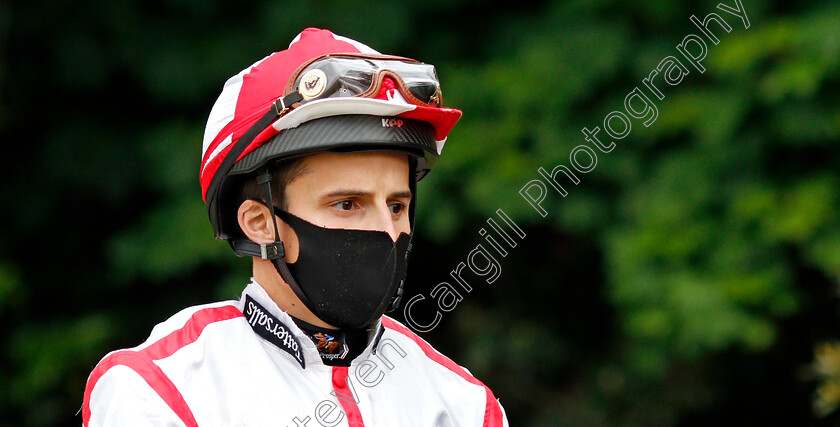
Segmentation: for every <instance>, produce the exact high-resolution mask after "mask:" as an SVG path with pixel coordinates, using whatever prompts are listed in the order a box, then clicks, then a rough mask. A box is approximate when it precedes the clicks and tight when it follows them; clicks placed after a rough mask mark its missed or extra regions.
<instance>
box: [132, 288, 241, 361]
mask: <svg viewBox="0 0 840 427" xmlns="http://www.w3.org/2000/svg"><path fill="white" fill-rule="evenodd" d="M243 317H244V316H243V314H242V312H241V311H240V310H239V308H238V306H237V302H236V301H233V300H231V301H220V302H214V303H209V304H201V305H194V306H192V307H187V308H184V309H182V310H181V311H179V312H177V313H175V314H173V315H172V316H170V317H169V318H168V319H166V320H164V321H163V322H160V323H158V324H157V325H155V327H154V328H153V329H152V332H151V333H150V334H149V337H148V339H146V341H145V342H144V343H143V344H141V345H139V346H137V347H135V348H134V350H141V349H143V348H146V347H147V346H149V345H152V344H154V343H156V342H158V341H160V340H164V339H166V338H167V337H170V336H171V335H172V334H175V333H178V334H180V335H181V338H183V337H184V335H197V334H200V333H201V332H203V331H204V329H205V328H206V327H207V326H209V325H211V324H214V323H217V322H223V321H227V320H231V319H237V318H243ZM175 338H176V337H175V336H172V337H171V338H170V339H175ZM195 338H198V337H197V336H196V337H195Z"/></svg>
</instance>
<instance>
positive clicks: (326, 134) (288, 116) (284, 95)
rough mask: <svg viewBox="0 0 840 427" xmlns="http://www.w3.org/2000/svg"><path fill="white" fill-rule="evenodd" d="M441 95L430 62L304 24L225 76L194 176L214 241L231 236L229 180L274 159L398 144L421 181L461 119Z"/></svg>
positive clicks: (212, 111)
mask: <svg viewBox="0 0 840 427" xmlns="http://www.w3.org/2000/svg"><path fill="white" fill-rule="evenodd" d="M441 101H442V99H441V92H440V85H439V83H438V81H437V75H436V73H435V70H434V67H433V66H432V65H429V64H424V63H421V62H418V61H415V60H413V59H409V58H404V57H397V56H390V55H382V54H380V53H379V52H377V51H375V50H373V49H371V48H370V47H368V46H366V45H364V44H362V43H359V42H357V41H354V40H351V39H348V38H346V37H341V36H338V35H335V34H333V33H332V32H330V31H328V30H321V29H316V28H307V29H306V30H304V31H303V32H301V33H300V34H299V35H298V36H297V37H296V38H295V39H294V40H293V41H292V43H291V44H290V45H289V48H288V49H286V50H283V51H280V52H275V53H273V54H271V55H269V56H267V57H265V58H263V59H262V60H260V61H257V62H256V63H254V64H253V65H251V66H250V67H248V68H246V69H244V70H242V71H241V72H240V73H239V74H237V75H235V76H233V77H231V78H230V79H228V81H227V82H226V83H225V85H224V89H223V90H222V93H221V95H220V96H219V98H218V99H217V100H216V103H215V105H214V106H213V109H212V110H211V112H210V117H209V119H208V121H207V127H206V129H205V132H204V144H203V147H202V157H201V171H200V182H201V191H202V197H203V198H204V201H205V202H206V203H207V209H208V214H209V215H210V222H211V223H212V224H213V229H214V232H215V234H216V238H219V239H227V238H228V237H229V233H228V232H226V231H225V230H222V228H223V227H222V224H223V221H222V215H225V212H224V211H225V208H227V207H226V206H225V203H223V202H221V201H220V200H221V199H223V198H224V197H222V196H223V194H222V193H224V192H225V191H226V190H225V185H224V184H225V181H226V180H227V178H228V177H229V176H233V175H239V174H245V173H249V172H253V171H255V170H256V169H258V168H259V167H260V166H262V165H265V164H266V163H267V162H268V161H270V160H272V161H273V160H280V159H284V158H290V157H297V156H302V155H306V154H312V153H317V152H323V151H328V150H336V151H358V150H383V149H384V150H400V151H405V152H407V153H409V154H412V155H414V158H415V159H416V160H417V161H416V178H417V179H418V180H419V179H420V178H422V177H423V176H425V175H426V174H427V173H428V172H429V171H430V170H431V168H432V166H433V165H434V163H435V162H436V161H437V158H438V156H439V155H440V152H441V150H442V148H443V144H444V142H445V141H446V137H447V135H448V134H449V131H450V130H451V129H452V127H453V126H455V123H456V122H457V121H458V119H459V118H460V117H461V111H460V110H457V109H452V108H443V107H441V106H440V105H441Z"/></svg>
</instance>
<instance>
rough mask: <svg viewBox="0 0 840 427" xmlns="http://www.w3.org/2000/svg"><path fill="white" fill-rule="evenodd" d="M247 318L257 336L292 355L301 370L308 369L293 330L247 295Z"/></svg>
mask: <svg viewBox="0 0 840 427" xmlns="http://www.w3.org/2000/svg"><path fill="white" fill-rule="evenodd" d="M245 316H246V318H247V319H248V324H249V325H251V328H252V329H254V332H256V333H257V335H259V336H261V337H263V338H265V339H266V340H268V342H270V343H272V344H274V345H276V346H277V347H280V349H281V350H283V351H285V352H286V353H289V354H291V355H292V357H294V358H295V360H297V362H298V363H299V364H300V367H301V368H305V367H306V362H305V361H304V360H303V354H302V353H301V346H300V342H299V341H298V340H297V338H295V336H294V335H293V334H292V331H291V329H289V327H288V326H286V325H285V324H284V323H283V322H281V321H280V319H278V318H276V317H274V315H272V314H271V313H269V312H268V310H266V309H265V307H263V306H262V305H260V303H258V302H256V301H254V299H253V298H251V296H250V295H245Z"/></svg>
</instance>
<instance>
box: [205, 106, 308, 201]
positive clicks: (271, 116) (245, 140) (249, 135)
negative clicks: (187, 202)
mask: <svg viewBox="0 0 840 427" xmlns="http://www.w3.org/2000/svg"><path fill="white" fill-rule="evenodd" d="M302 100H303V97H302V96H301V95H300V93H298V92H297V91H295V92H292V93H290V94H288V95H286V96H284V97H282V98H278V99H277V100H276V101H274V103H273V104H272V105H271V108H269V109H268V112H266V113H265V114H264V115H263V116H262V117H260V119H259V120H257V122H256V123H254V124H253V125H252V126H251V127H250V128H248V130H247V131H245V133H244V134H243V135H242V136H241V137H240V138H239V140H238V141H236V143H235V144H233V147H231V148H230V151H228V154H227V156H225V158H224V159H223V160H222V164H220V165H219V168H218V169H216V173H215V174H214V175H213V179H211V180H210V185H209V186H208V187H207V196H206V197H207V200H208V202H209V201H210V198H211V197H212V198H215V197H216V195H217V194H216V192H217V191H218V189H219V185H221V184H222V181H224V179H225V177H226V176H227V174H228V173H229V172H230V170H231V169H232V168H233V164H234V163H236V160H237V159H239V156H240V155H242V152H243V151H245V148H246V147H248V146H249V145H251V142H252V141H253V140H254V138H256V137H257V135H259V134H260V132H262V131H264V130H265V129H266V128H267V127H269V126H271V124H272V123H274V121H275V120H277V118H278V117H280V116H282V115H283V114H286V112H287V111H289V109H290V108H291V106H292V104H295V103H298V102H300V101H302ZM209 205H210V204H209V203H208V206H209Z"/></svg>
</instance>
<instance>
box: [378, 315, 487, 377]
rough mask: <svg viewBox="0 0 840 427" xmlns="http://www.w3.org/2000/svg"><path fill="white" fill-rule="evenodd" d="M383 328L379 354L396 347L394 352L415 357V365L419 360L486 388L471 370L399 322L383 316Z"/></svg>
mask: <svg viewBox="0 0 840 427" xmlns="http://www.w3.org/2000/svg"><path fill="white" fill-rule="evenodd" d="M382 326H383V327H384V328H385V332H384V333H383V334H382V338H381V339H380V340H379V342H378V343H377V351H378V352H387V351H388V347H389V346H394V350H396V351H397V352H398V353H400V354H402V353H405V354H408V352H409V351H410V352H412V353H413V354H414V355H415V357H414V363H418V361H417V359H419V360H421V361H422V363H426V364H429V365H431V366H437V367H439V368H440V369H441V370H443V371H446V372H449V373H452V374H455V375H457V376H458V377H460V378H461V379H462V380H463V381H466V382H467V383H470V384H473V385H479V386H482V387H483V386H484V384H482V383H481V381H479V380H478V379H477V378H475V377H474V376H473V375H472V374H471V373H470V371H469V370H467V369H466V368H464V367H463V366H461V365H459V364H457V363H455V362H454V361H453V360H452V359H450V358H449V357H447V356H446V355H444V354H443V353H441V352H439V351H438V350H437V349H435V348H434V347H433V346H432V345H431V344H429V342H427V341H426V340H424V339H423V338H421V337H420V336H419V335H417V334H416V333H415V332H414V331H412V330H411V329H409V328H408V327H407V326H405V325H404V324H402V323H400V322H399V321H397V320H394V319H392V318H390V317H388V316H382Z"/></svg>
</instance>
